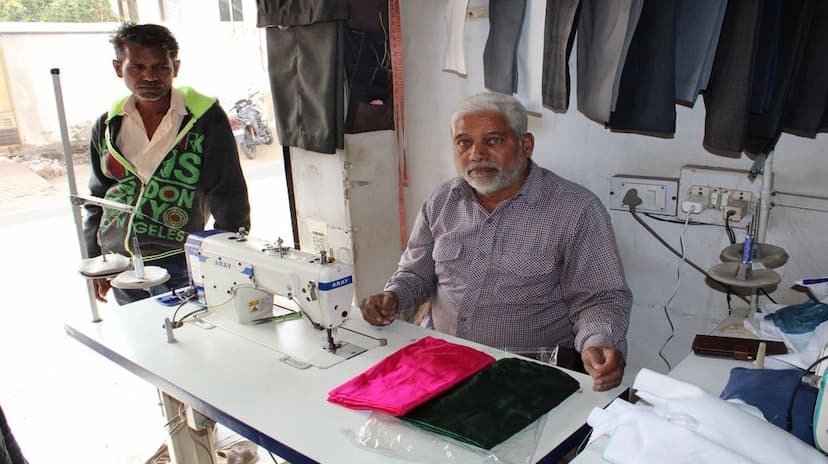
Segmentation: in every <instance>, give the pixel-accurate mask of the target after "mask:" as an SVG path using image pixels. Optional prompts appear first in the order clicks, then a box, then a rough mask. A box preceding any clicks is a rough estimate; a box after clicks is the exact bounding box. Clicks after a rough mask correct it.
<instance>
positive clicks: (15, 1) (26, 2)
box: [0, 0, 117, 23]
mask: <svg viewBox="0 0 828 464" xmlns="http://www.w3.org/2000/svg"><path fill="white" fill-rule="evenodd" d="M0 21H8V22H62V23H69V22H71V23H97V22H111V21H117V18H116V16H115V14H113V12H112V7H111V6H110V4H109V1H108V0H0Z"/></svg>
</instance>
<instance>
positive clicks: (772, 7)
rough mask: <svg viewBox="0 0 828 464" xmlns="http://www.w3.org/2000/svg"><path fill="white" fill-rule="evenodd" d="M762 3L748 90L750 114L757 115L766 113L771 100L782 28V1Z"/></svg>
mask: <svg viewBox="0 0 828 464" xmlns="http://www.w3.org/2000/svg"><path fill="white" fill-rule="evenodd" d="M795 1H796V0H795ZM763 2H764V4H765V6H764V8H763V10H762V23H761V24H760V25H759V38H758V39H757V40H758V41H757V42H756V57H755V58H754V62H753V77H752V81H753V83H752V84H751V89H750V112H751V113H759V114H761V113H766V112H768V111H769V110H770V105H771V101H772V100H773V86H774V83H775V82H776V71H777V67H778V65H779V64H778V58H779V39H780V37H779V36H780V34H781V27H782V19H781V17H780V16H781V14H782V0H763Z"/></svg>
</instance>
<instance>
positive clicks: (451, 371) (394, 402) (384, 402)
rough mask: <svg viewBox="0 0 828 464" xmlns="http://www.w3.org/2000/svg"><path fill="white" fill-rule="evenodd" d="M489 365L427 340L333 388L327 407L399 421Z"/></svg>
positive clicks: (467, 350)
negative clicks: (376, 413)
mask: <svg viewBox="0 0 828 464" xmlns="http://www.w3.org/2000/svg"><path fill="white" fill-rule="evenodd" d="M493 362H494V358H493V357H492V356H490V355H488V354H486V353H483V352H481V351H478V350H475V349H474V348H471V347H468V346H464V345H458V344H456V343H451V342H448V341H446V340H442V339H439V338H433V337H425V338H422V339H420V340H418V341H416V342H414V343H412V344H410V345H407V346H405V347H403V348H402V349H400V350H398V351H397V352H395V353H393V354H392V355H390V356H388V357H387V358H385V359H383V360H382V361H380V362H379V363H377V364H375V365H374V366H373V367H371V368H370V369H368V370H367V371H365V372H363V373H362V374H359V375H358V376H356V377H354V378H353V379H351V380H349V381H347V382H345V383H344V384H342V385H340V386H339V387H337V388H334V389H333V390H331V391H330V393H328V401H330V402H331V403H336V404H340V405H342V406H345V407H348V408H351V409H373V410H376V411H385V412H387V413H389V414H392V415H394V416H400V415H402V414H405V413H407V412H408V411H410V410H412V409H414V408H415V407H417V406H419V405H421V404H423V403H425V402H426V401H428V400H430V399H432V398H434V397H435V396H437V395H439V394H440V393H443V392H444V391H446V390H448V389H450V388H451V387H453V386H455V385H457V384H458V383H460V382H462V381H463V380H466V379H467V378H469V377H471V376H472V375H474V374H476V373H477V372H479V371H480V370H481V369H483V368H484V367H486V366H488V365H490V364H491V363H493Z"/></svg>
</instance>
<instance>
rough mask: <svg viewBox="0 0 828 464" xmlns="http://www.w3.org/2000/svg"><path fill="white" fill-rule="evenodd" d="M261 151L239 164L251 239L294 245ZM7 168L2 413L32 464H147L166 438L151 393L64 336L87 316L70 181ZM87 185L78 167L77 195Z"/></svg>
mask: <svg viewBox="0 0 828 464" xmlns="http://www.w3.org/2000/svg"><path fill="white" fill-rule="evenodd" d="M262 148H264V149H261V150H260V151H259V157H258V158H257V159H255V160H243V162H242V164H243V168H244V170H245V175H246V177H247V180H248V187H249V190H250V197H251V207H252V210H253V225H252V230H253V233H254V235H256V236H261V237H264V238H273V237H277V236H281V237H284V238H285V239H286V241H287V242H288V243H290V239H291V238H292V237H291V227H290V217H289V214H288V207H287V199H286V194H285V191H284V185H285V182H284V170H283V166H282V158H281V149H280V148H279V147H278V146H276V145H273V146H270V147H262ZM10 163H14V162H13V161H9V160H8V159H5V158H3V157H0V259H2V265H0V282H2V286H0V288H2V289H3V291H2V293H0V308H1V309H0V353H2V354H3V355H2V363H3V369H4V371H3V373H2V376H1V377H2V381H0V405H2V407H3V410H4V411H5V413H6V416H7V418H8V420H9V422H10V424H11V427H12V431H13V432H14V434H15V436H16V437H17V439H18V441H19V443H20V445H21V447H22V449H23V452H24V453H25V455H26V457H27V459H28V460H29V462H30V463H31V464H51V463H62V464H75V463H77V464H81V463H82V464H136V463H143V462H144V460H145V459H146V458H147V457H148V456H149V455H151V454H152V453H153V452H154V451H155V449H156V448H157V447H158V445H159V444H160V443H161V442H162V441H163V438H164V432H163V429H162V425H163V421H162V420H161V416H160V410H159V409H158V408H157V407H156V406H155V404H156V394H155V389H154V388H153V387H151V386H150V385H149V384H147V383H145V382H144V381H142V380H140V379H138V378H137V377H135V376H133V375H132V374H130V373H129V372H127V371H126V370H124V369H122V368H120V367H118V366H117V365H115V364H114V363H112V362H111V361H109V360H107V359H105V358H103V357H102V356H100V355H98V354H97V353H95V352H93V351H92V350H90V349H88V348H86V347H85V346H83V345H81V344H80V343H78V342H76V341H74V340H73V339H70V338H69V337H68V336H67V335H66V334H65V333H64V329H63V321H64V319H65V318H66V317H67V315H70V314H71V315H75V316H77V315H79V314H80V315H82V316H85V315H88V314H90V310H89V304H88V300H87V295H86V290H85V286H84V284H83V280H81V278H80V276H79V275H78V273H77V266H78V263H79V261H80V252H79V245H78V241H77V236H76V233H75V227H74V223H73V219H72V214H71V207H70V206H69V199H68V182H67V180H66V178H65V177H61V178H57V179H53V180H51V181H44V180H43V179H42V178H39V177H37V176H36V175H33V174H32V173H31V172H27V170H26V169H25V168H22V167H21V166H19V165H14V164H10ZM87 176H88V166H85V165H79V166H77V168H76V177H77V179H78V184H80V186H81V188H80V190H81V191H85V185H86V179H87ZM107 310H110V308H109V307H107V306H103V307H102V311H107ZM260 459H264V460H267V459H268V458H267V457H262V458H260Z"/></svg>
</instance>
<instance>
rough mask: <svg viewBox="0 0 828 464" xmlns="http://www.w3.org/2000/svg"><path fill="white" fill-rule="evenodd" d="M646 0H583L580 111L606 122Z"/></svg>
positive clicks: (580, 50) (580, 27)
mask: <svg viewBox="0 0 828 464" xmlns="http://www.w3.org/2000/svg"><path fill="white" fill-rule="evenodd" d="M643 3H644V0H583V1H582V2H581V12H580V14H579V19H578V40H577V43H578V51H577V58H576V62H577V69H576V76H577V79H578V85H577V96H578V111H580V112H581V113H583V114H584V115H586V116H587V117H588V118H590V119H592V120H594V121H597V122H600V123H602V124H604V123H606V122H608V121H609V118H610V112H611V111H612V110H613V109H614V107H615V98H616V97H617V95H618V85H619V83H620V80H621V70H622V69H623V66H624V61H625V60H626V56H627V49H628V48H629V45H630V42H631V41H632V38H633V33H634V32H635V27H636V25H637V24H638V18H639V16H640V15H641V8H642V6H643Z"/></svg>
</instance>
